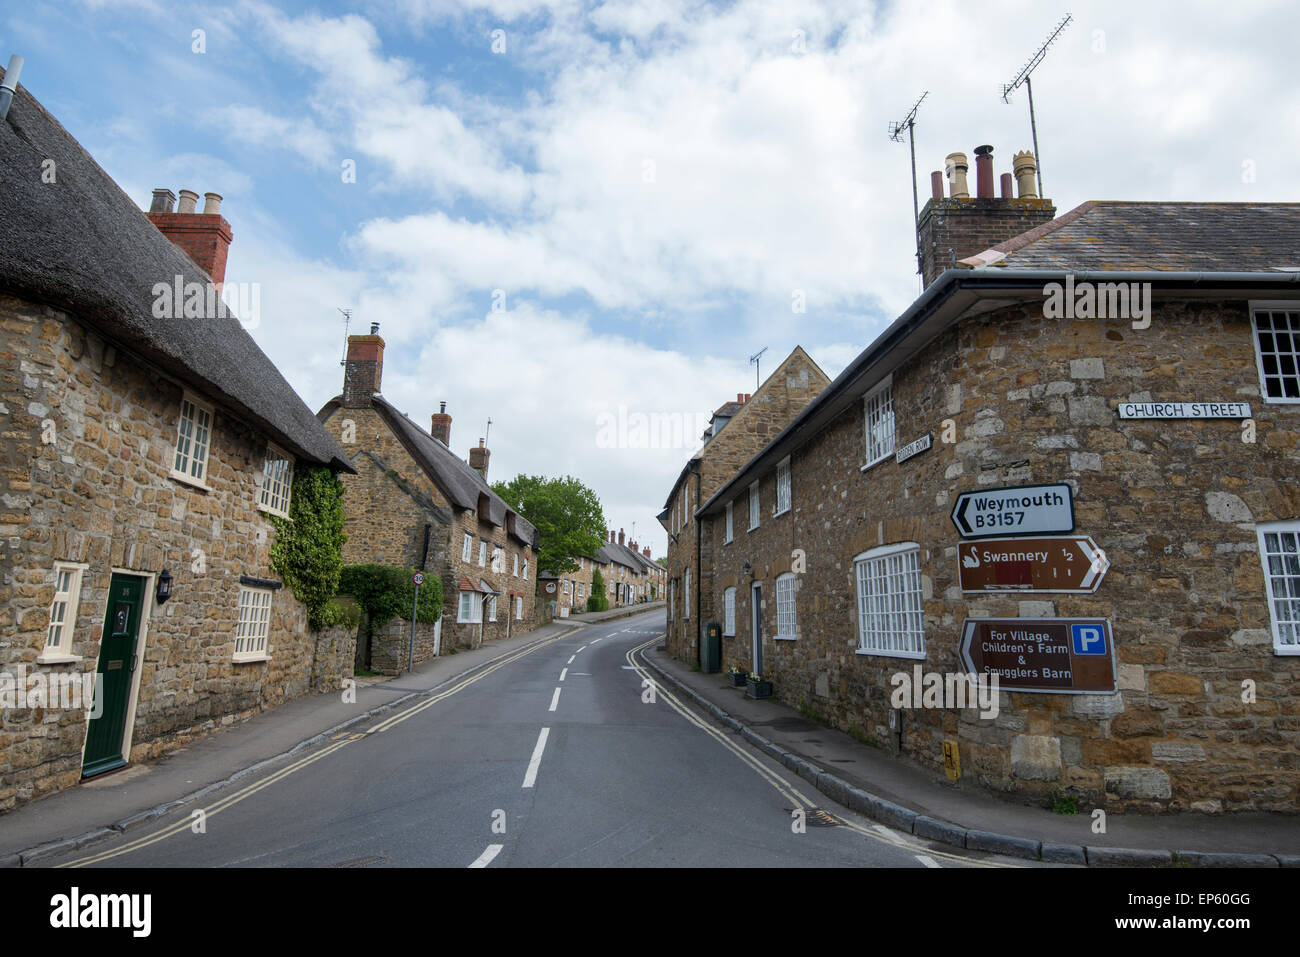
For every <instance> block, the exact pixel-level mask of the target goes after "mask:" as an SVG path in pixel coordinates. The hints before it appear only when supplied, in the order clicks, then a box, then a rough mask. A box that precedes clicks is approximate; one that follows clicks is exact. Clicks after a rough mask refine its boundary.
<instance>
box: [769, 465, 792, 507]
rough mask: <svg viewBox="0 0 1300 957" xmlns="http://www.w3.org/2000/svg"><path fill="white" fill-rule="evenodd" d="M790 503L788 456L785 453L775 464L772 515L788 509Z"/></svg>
mask: <svg viewBox="0 0 1300 957" xmlns="http://www.w3.org/2000/svg"><path fill="white" fill-rule="evenodd" d="M790 503H791V489H790V456H788V455H787V456H786V457H785V458H784V459H782V460H781V461H780V462H778V463H777V464H776V505H775V508H776V511H774V512H773V513H772V515H773V517H775V516H777V515H784V514H785V513H786V512H788V511H790Z"/></svg>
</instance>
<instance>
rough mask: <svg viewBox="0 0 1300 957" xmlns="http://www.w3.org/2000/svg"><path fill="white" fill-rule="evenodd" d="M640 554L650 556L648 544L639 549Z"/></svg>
mask: <svg viewBox="0 0 1300 957" xmlns="http://www.w3.org/2000/svg"><path fill="white" fill-rule="evenodd" d="M641 554H642V555H644V556H645V557H646V558H649V557H650V546H649V545H647V546H646V547H645V548H643V549H641Z"/></svg>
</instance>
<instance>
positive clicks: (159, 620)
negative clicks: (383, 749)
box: [0, 297, 314, 809]
mask: <svg viewBox="0 0 1300 957" xmlns="http://www.w3.org/2000/svg"><path fill="white" fill-rule="evenodd" d="M0 333H2V335H0V669H3V670H6V671H11V672H12V671H13V670H14V668H16V667H17V666H18V665H20V664H21V665H24V666H26V667H27V668H28V670H29V671H35V672H41V673H46V674H51V675H52V674H68V673H70V672H75V673H93V672H94V671H95V669H96V664H97V658H98V652H99V639H100V634H101V631H102V628H103V616H104V609H105V605H106V601H107V591H108V587H109V582H110V579H111V576H112V574H113V570H114V569H124V570H127V571H128V572H130V573H134V574H139V575H141V576H144V575H157V574H158V573H160V572H161V571H162V570H163V569H168V570H169V571H170V572H171V574H172V575H173V577H174V584H173V597H172V598H171V600H170V601H168V602H167V603H166V604H163V605H158V604H157V603H156V602H154V601H152V600H151V599H147V601H146V608H147V610H148V611H149V613H150V617H149V619H148V621H147V623H146V625H145V628H144V630H143V633H142V636H141V639H140V644H139V646H138V647H139V666H138V668H139V677H138V678H137V684H138V692H137V699H136V706H135V718H134V732H133V736H132V738H131V742H132V743H131V747H130V759H131V760H133V761H138V760H142V759H145V758H150V757H154V756H156V755H158V754H161V753H163V752H165V751H167V750H170V749H172V748H174V747H177V746H179V745H181V744H184V743H185V742H187V741H189V740H192V739H193V738H194V737H196V736H197V735H201V734H204V733H206V732H207V731H209V730H211V729H212V728H214V727H217V726H219V725H220V724H228V723H230V722H232V721H235V720H239V719H241V718H243V717H245V716H247V715H250V714H253V713H256V712H257V711H260V710H262V709H264V708H270V707H274V706H275V705H277V704H280V703H281V702H283V701H286V700H288V699H290V698H293V697H295V696H297V695H300V694H303V693H305V692H306V691H307V690H309V685H310V682H311V678H312V665H311V661H312V653H313V650H314V649H313V644H314V642H313V639H312V638H310V637H309V636H308V634H307V631H306V626H305V619H306V613H305V609H304V607H303V606H302V604H301V603H299V602H298V601H297V600H296V599H294V597H293V595H292V594H291V593H290V592H289V590H288V589H279V590H277V591H275V592H274V594H273V597H272V601H271V621H270V634H269V638H268V652H269V657H268V658H267V659H266V660H261V661H256V662H247V663H239V664H237V663H235V662H234V660H233V657H234V640H235V639H234V634H235V625H236V621H237V616H238V598H239V588H240V576H241V575H248V576H252V577H256V578H263V579H270V578H274V577H275V575H274V573H273V572H272V570H271V568H270V546H271V542H272V540H273V537H274V534H275V532H274V529H273V527H272V525H271V522H270V521H269V519H268V518H267V516H266V515H264V514H262V513H261V512H259V511H258V510H257V508H256V507H255V501H256V493H257V488H258V484H259V481H260V471H261V468H262V464H263V460H264V456H265V454H266V451H267V439H266V437H265V436H263V435H260V434H258V433H257V432H255V431H253V430H252V429H250V428H249V427H247V426H245V425H244V424H242V423H241V422H238V421H236V420H233V419H231V418H230V417H229V416H227V415H226V414H225V413H224V412H223V411H222V409H221V408H219V407H218V408H217V409H216V410H215V422H214V427H213V431H212V442H211V448H210V451H209V458H208V475H207V480H206V484H207V488H206V489H201V488H196V487H194V486H192V485H188V484H185V483H183V482H180V481H178V480H176V479H173V478H171V477H170V475H169V469H170V464H171V461H172V456H173V452H174V444H175V436H176V426H177V420H178V416H179V409H180V400H181V396H182V389H181V387H180V386H179V385H177V384H175V383H174V382H172V381H170V380H169V379H165V378H162V377H161V376H159V375H157V374H156V373H154V372H153V371H152V368H151V367H150V366H149V365H147V364H146V363H144V362H142V361H141V360H139V359H137V358H135V357H133V356H130V355H124V354H120V353H118V352H117V351H116V350H115V349H114V348H113V346H112V345H111V344H108V343H106V342H105V341H104V340H103V339H101V338H100V337H98V336H97V335H95V334H94V333H93V332H92V331H90V330H89V329H88V328H86V327H83V326H82V325H80V324H79V323H78V322H77V321H76V320H75V319H74V318H73V317H70V316H68V315H66V314H65V313H62V312H59V311H57V310H54V309H51V308H47V307H44V306H37V305H33V304H29V303H26V302H23V301H20V300H16V299H13V298H9V297H4V298H0ZM43 432H44V433H45V434H46V435H47V436H48V437H49V438H50V439H51V440H52V441H49V442H43V441H42V433H43ZM56 561H68V562H80V563H85V564H86V565H88V566H89V567H88V568H87V569H86V570H85V572H84V575H83V580H82V588H81V592H80V602H79V605H78V613H77V619H76V622H75V625H74V631H73V636H74V637H73V645H72V651H73V653H74V655H75V656H77V659H76V660H74V661H72V662H68V663H64V664H52V665H42V664H37V663H36V659H37V657H38V656H39V655H40V654H41V653H42V650H43V648H44V644H45V638H46V630H47V626H48V623H49V611H50V603H51V601H52V599H53V596H54V581H55V572H54V562H56ZM85 737H86V715H85V712H84V711H81V710H78V711H75V712H74V711H69V710H54V709H36V710H35V711H34V712H31V711H22V712H20V711H7V712H6V713H5V715H4V719H3V729H2V730H0V809H7V808H11V807H13V806H15V805H16V804H17V803H21V802H23V801H26V800H28V799H30V798H32V797H36V796H39V795H41V794H43V793H47V792H48V791H51V790H54V789H56V788H60V787H66V786H69V785H71V784H75V783H76V782H77V780H78V779H79V778H80V769H81V751H82V746H83V744H84V742H85Z"/></svg>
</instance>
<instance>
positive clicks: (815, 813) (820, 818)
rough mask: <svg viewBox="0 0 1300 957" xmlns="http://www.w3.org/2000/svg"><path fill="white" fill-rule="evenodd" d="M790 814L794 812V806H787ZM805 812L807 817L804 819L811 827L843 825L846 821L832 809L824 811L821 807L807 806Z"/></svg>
mask: <svg viewBox="0 0 1300 957" xmlns="http://www.w3.org/2000/svg"><path fill="white" fill-rule="evenodd" d="M786 812H787V813H789V814H793V813H794V808H792V807H788V808H786ZM804 813H805V814H806V815H807V817H806V818H805V819H804V821H805V823H807V825H808V826H809V827H843V826H844V822H843V821H841V820H840V819H839V818H837V817H836V816H835V815H834V814H832V813H831V812H830V811H823V810H822V809H821V808H819V807H810V808H805V810H804Z"/></svg>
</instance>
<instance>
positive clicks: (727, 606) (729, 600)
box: [722, 588, 736, 635]
mask: <svg viewBox="0 0 1300 957" xmlns="http://www.w3.org/2000/svg"><path fill="white" fill-rule="evenodd" d="M722 610H723V615H722V620H723V624H722V633H723V634H724V635H734V634H735V633H736V589H735V588H728V589H727V590H726V591H724V592H723V593H722Z"/></svg>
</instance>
